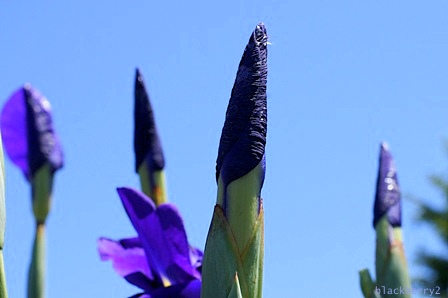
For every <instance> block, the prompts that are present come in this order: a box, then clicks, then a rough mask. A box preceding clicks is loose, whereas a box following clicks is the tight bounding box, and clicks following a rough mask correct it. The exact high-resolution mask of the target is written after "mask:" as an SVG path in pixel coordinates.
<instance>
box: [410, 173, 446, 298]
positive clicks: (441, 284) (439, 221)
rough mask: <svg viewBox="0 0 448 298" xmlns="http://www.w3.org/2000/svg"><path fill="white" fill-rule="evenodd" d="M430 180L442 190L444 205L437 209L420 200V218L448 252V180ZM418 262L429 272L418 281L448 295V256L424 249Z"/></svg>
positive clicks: (426, 286)
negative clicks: (432, 229) (432, 230)
mask: <svg viewBox="0 0 448 298" xmlns="http://www.w3.org/2000/svg"><path fill="white" fill-rule="evenodd" d="M430 181H431V183H432V184H433V185H434V186H435V187H436V188H437V189H439V190H440V191H441V192H442V194H443V200H444V202H443V207H442V208H441V209H436V208H434V207H433V206H430V205H429V204H427V203H424V202H422V201H420V202H419V214H418V220H419V221H420V222H422V223H425V224H428V225H429V226H431V227H432V228H434V230H435V232H436V234H437V235H438V236H439V238H440V240H441V241H442V243H443V244H444V246H445V250H446V252H448V181H447V180H446V179H444V178H443V177H441V176H431V177H430ZM418 263H419V264H421V265H422V266H423V267H424V268H425V269H426V271H427V274H426V276H424V277H420V278H418V279H416V282H417V283H418V284H420V285H421V286H422V287H425V288H433V289H434V288H437V289H439V288H440V294H441V297H448V257H446V256H441V255H436V254H434V253H432V252H430V251H428V250H424V251H421V252H419V254H418Z"/></svg>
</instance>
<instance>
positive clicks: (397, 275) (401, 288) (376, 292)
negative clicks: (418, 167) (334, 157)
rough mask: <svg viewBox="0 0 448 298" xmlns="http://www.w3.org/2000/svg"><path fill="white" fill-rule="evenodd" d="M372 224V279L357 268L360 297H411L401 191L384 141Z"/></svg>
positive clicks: (365, 272) (365, 270) (366, 271)
mask: <svg viewBox="0 0 448 298" xmlns="http://www.w3.org/2000/svg"><path fill="white" fill-rule="evenodd" d="M373 226H374V228H375V230H376V239H377V240H376V261H375V262H376V279H377V280H376V283H375V282H373V280H372V278H371V277H370V273H369V272H368V270H367V269H364V270H362V271H361V272H360V281H361V289H362V292H363V294H364V297H396V298H407V297H411V294H412V288H411V282H410V278H409V273H408V267H407V262H406V257H405V253H404V247H403V237H402V232H401V194H400V188H399V186H398V180H397V173H396V169H395V165H394V162H393V159H392V155H391V154H390V152H389V148H388V146H387V144H386V143H383V144H381V153H380V167H379V171H378V179H377V188H376V197H375V205H374V219H373Z"/></svg>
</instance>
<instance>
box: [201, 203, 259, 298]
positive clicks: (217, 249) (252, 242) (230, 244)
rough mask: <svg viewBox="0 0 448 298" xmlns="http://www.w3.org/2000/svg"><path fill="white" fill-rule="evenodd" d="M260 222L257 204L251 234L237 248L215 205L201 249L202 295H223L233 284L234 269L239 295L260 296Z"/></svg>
mask: <svg viewBox="0 0 448 298" xmlns="http://www.w3.org/2000/svg"><path fill="white" fill-rule="evenodd" d="M263 221H264V213H263V209H262V207H261V210H260V215H259V217H258V219H257V220H256V222H255V228H254V230H253V232H252V234H251V237H250V238H249V240H248V243H247V245H246V246H245V247H243V250H241V251H240V250H239V248H238V245H237V243H236V241H235V237H234V234H233V232H232V229H231V227H230V225H229V223H228V221H227V218H226V217H225V216H224V214H223V210H222V208H221V206H219V205H216V206H215V209H214V213H213V218H212V223H211V226H210V230H209V233H208V237H207V243H206V246H205V252H204V260H203V267H202V290H201V297H202V298H227V297H228V295H229V294H230V292H231V291H232V287H233V286H234V282H235V281H234V280H235V279H234V277H235V272H238V280H239V286H240V289H241V293H242V297H245V298H255V297H257V298H258V297H261V294H262V278H263V276H262V272H263V233H264V232H263Z"/></svg>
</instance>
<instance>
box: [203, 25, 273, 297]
mask: <svg viewBox="0 0 448 298" xmlns="http://www.w3.org/2000/svg"><path fill="white" fill-rule="evenodd" d="M267 43H268V41H267V34H266V29H265V27H264V25H263V24H262V23H260V24H258V25H257V27H256V28H255V30H254V32H253V33H252V34H251V36H250V39H249V43H248V44H247V46H246V49H245V51H244V54H243V57H242V59H241V62H240V64H239V68H238V73H237V76H236V80H235V84H234V87H233V89H232V94H231V98H230V101H229V105H228V108H227V113H226V120H225V123H224V127H223V130H222V135H221V140H220V144H219V150H218V158H217V162H216V180H217V183H218V196H217V204H216V205H215V208H214V213H213V218H212V222H211V225H210V229H209V233H208V236H207V242H206V246H205V253H204V260H203V269H202V290H201V297H202V298H221V297H222V298H227V297H241V298H254V297H261V296H262V281H263V254H264V253H263V249H264V213H263V204H262V200H261V195H260V194H261V188H262V186H263V182H264V176H265V145H266V129H267V109H266V84H267Z"/></svg>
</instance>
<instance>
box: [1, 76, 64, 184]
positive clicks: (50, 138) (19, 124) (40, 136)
mask: <svg viewBox="0 0 448 298" xmlns="http://www.w3.org/2000/svg"><path fill="white" fill-rule="evenodd" d="M0 122H1V123H0V124H1V131H2V140H3V146H4V147H5V150H6V153H7V154H8V156H9V157H10V158H11V160H12V162H13V163H14V164H16V165H17V166H18V167H19V168H20V169H21V170H22V171H23V173H24V175H25V177H26V178H27V179H28V180H30V179H31V177H33V175H34V174H35V173H36V172H37V170H38V169H39V168H40V167H41V166H43V165H44V164H45V163H48V164H49V165H50V166H51V169H52V171H53V172H54V171H56V170H58V169H60V168H61V167H62V165H63V154H62V148H61V145H60V142H59V139H58V137H57V135H56V133H55V130H54V128H53V120H52V117H51V107H50V103H49V102H48V100H47V99H46V98H45V97H44V96H43V95H41V94H40V93H39V91H37V90H36V89H34V88H33V87H31V85H29V84H26V85H25V86H23V87H21V88H20V89H18V90H17V91H16V92H14V93H13V94H12V95H11V97H10V98H9V100H8V101H7V102H6V104H5V106H4V107H3V111H2V114H1V121H0Z"/></svg>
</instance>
